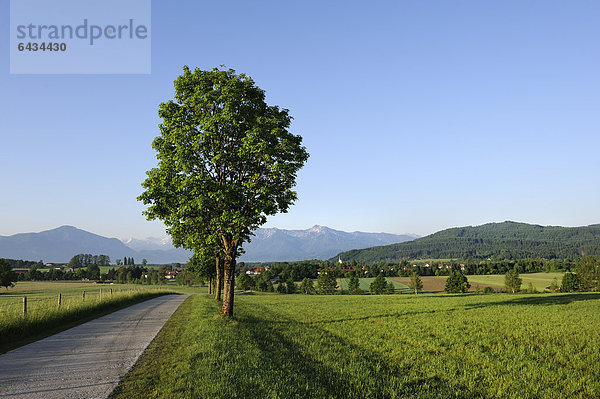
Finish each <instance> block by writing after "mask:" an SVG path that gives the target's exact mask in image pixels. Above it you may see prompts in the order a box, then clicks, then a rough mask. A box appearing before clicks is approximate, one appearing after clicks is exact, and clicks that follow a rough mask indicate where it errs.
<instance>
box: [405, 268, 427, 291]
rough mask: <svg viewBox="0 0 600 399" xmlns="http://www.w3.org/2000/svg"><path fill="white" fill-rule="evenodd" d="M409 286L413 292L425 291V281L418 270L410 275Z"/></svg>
mask: <svg viewBox="0 0 600 399" xmlns="http://www.w3.org/2000/svg"><path fill="white" fill-rule="evenodd" d="M408 288H409V289H410V291H411V292H413V293H415V294H418V293H419V292H421V291H423V281H421V277H419V275H418V274H417V273H416V272H413V273H412V274H411V275H410V282H409V283H408Z"/></svg>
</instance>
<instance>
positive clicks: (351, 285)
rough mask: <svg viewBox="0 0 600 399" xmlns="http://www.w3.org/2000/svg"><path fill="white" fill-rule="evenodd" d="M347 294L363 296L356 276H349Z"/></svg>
mask: <svg viewBox="0 0 600 399" xmlns="http://www.w3.org/2000/svg"><path fill="white" fill-rule="evenodd" d="M348 292H349V293H350V294H351V295H362V294H364V291H363V290H361V289H360V280H359V279H358V276H357V275H356V274H352V275H351V276H350V280H349V281H348Z"/></svg>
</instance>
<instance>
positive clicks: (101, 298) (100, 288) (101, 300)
mask: <svg viewBox="0 0 600 399" xmlns="http://www.w3.org/2000/svg"><path fill="white" fill-rule="evenodd" d="M100 300H101V301H102V288H100Z"/></svg>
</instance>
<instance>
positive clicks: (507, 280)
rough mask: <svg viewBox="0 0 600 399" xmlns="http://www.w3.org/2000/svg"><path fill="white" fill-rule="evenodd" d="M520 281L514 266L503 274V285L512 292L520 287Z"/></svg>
mask: <svg viewBox="0 0 600 399" xmlns="http://www.w3.org/2000/svg"><path fill="white" fill-rule="evenodd" d="M522 283H523V280H522V279H521V277H519V272H518V271H517V269H516V268H514V269H512V270H509V271H508V272H506V274H505V275H504V287H505V288H506V290H507V291H511V292H512V293H513V294H514V293H515V292H517V291H519V290H520V289H521V284H522Z"/></svg>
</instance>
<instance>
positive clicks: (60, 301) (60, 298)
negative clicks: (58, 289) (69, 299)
mask: <svg viewBox="0 0 600 399" xmlns="http://www.w3.org/2000/svg"><path fill="white" fill-rule="evenodd" d="M61 303H62V294H58V307H59V308H60V304H61Z"/></svg>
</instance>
